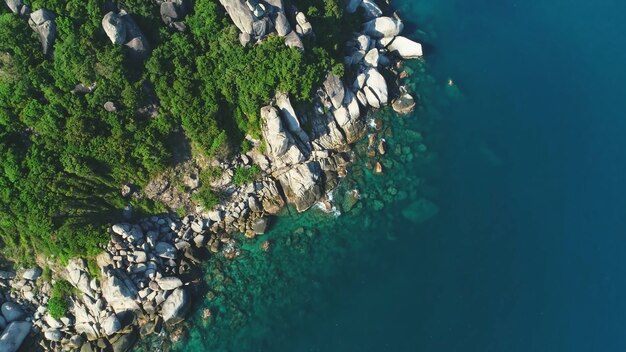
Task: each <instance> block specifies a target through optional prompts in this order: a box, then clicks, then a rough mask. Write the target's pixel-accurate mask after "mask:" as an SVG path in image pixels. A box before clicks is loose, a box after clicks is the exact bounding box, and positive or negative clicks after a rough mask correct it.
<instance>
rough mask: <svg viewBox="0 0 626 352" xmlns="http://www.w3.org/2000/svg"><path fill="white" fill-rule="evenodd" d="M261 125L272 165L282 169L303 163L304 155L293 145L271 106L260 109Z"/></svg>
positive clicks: (276, 112) (289, 135) (276, 111)
mask: <svg viewBox="0 0 626 352" xmlns="http://www.w3.org/2000/svg"><path fill="white" fill-rule="evenodd" d="M261 125H262V133H263V138H264V139H265V142H266V143H267V146H268V147H269V151H270V156H271V157H272V163H273V164H275V165H276V166H277V167H283V166H286V165H293V164H297V163H299V162H302V161H304V159H305V158H304V155H303V154H302V152H301V151H300V149H298V147H297V146H296V145H295V144H294V142H293V139H292V137H291V134H290V133H289V132H288V131H287V130H285V128H284V127H283V123H282V120H281V118H280V116H279V115H278V110H276V108H274V107H273V106H265V107H263V108H261Z"/></svg>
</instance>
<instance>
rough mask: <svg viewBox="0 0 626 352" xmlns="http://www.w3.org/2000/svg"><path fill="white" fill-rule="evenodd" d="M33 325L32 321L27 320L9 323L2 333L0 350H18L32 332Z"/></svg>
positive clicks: (4, 351)
mask: <svg viewBox="0 0 626 352" xmlns="http://www.w3.org/2000/svg"><path fill="white" fill-rule="evenodd" d="M31 326H32V325H31V323H29V322H26V321H16V322H13V323H11V324H9V326H7V328H6V329H4V331H3V332H2V335H0V351H2V352H16V351H17V350H18V349H19V348H20V346H21V345H22V342H24V339H25V338H26V336H28V334H29V333H30V328H31Z"/></svg>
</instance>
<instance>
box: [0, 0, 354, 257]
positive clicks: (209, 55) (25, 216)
mask: <svg viewBox="0 0 626 352" xmlns="http://www.w3.org/2000/svg"><path fill="white" fill-rule="evenodd" d="M295 3H297V5H298V6H300V7H302V8H303V9H307V10H306V11H307V13H308V15H309V17H310V20H311V22H312V23H313V24H314V26H315V25H316V24H318V25H319V27H318V29H319V32H318V33H317V34H318V35H317V37H316V38H313V39H307V41H306V45H307V51H306V52H305V53H301V52H299V51H297V50H295V49H290V48H287V47H286V46H284V44H283V42H282V39H281V38H278V37H270V38H268V39H267V40H265V41H264V43H263V44H260V45H256V46H254V47H247V48H244V47H242V46H241V45H240V44H239V42H238V40H237V30H236V28H235V27H234V26H233V25H232V24H231V23H230V20H229V19H228V17H227V16H226V14H225V12H224V10H223V8H222V7H221V5H220V4H219V3H218V2H217V0H196V2H195V9H196V10H195V12H194V13H192V14H190V15H189V16H188V17H187V19H186V22H187V25H188V27H189V30H188V31H187V32H186V33H178V32H174V31H172V30H170V29H169V28H167V27H165V26H164V25H163V24H162V22H161V21H160V18H159V16H158V7H157V5H156V4H154V3H153V2H151V1H147V0H124V1H119V3H118V5H119V6H121V7H123V8H125V9H126V10H127V11H128V12H129V13H131V14H133V16H134V18H135V20H136V21H137V23H138V24H139V26H140V27H141V28H142V30H143V31H144V32H145V34H146V36H147V38H148V40H149V42H150V44H151V46H152V48H153V50H152V52H151V55H150V57H149V58H148V59H147V61H146V62H145V63H139V62H133V61H132V60H131V59H130V58H128V57H127V54H126V52H125V50H126V48H125V47H120V46H114V45H112V44H111V42H110V41H109V40H108V38H107V37H106V35H105V33H104V31H103V30H102V28H101V19H102V16H103V15H104V14H105V13H106V12H107V11H109V10H110V9H111V6H112V4H111V3H109V2H108V1H104V0H34V1H32V8H33V9H34V10H36V9H38V8H47V9H49V10H51V11H52V12H54V13H55V14H56V23H57V27H58V36H57V39H56V42H55V45H54V52H53V54H51V55H48V57H44V56H43V54H42V53H41V45H40V43H39V41H38V38H37V35H36V34H35V33H34V32H33V31H32V30H31V29H30V28H29V27H28V25H27V23H26V21H24V20H23V19H21V18H19V17H18V16H15V15H13V14H11V13H10V12H9V11H8V9H7V8H6V6H0V240H1V241H2V245H3V247H4V252H5V254H6V255H8V256H10V257H12V258H15V259H27V258H32V257H33V254H34V253H45V254H48V255H50V254H52V255H56V256H58V257H59V258H60V259H65V258H68V257H70V256H77V255H81V256H91V255H93V254H95V253H96V252H97V250H98V247H97V245H98V243H102V242H103V241H105V240H106V239H107V237H108V236H107V235H106V231H105V230H104V226H105V225H106V224H108V223H110V222H112V221H116V220H119V219H118V217H119V216H120V214H121V209H123V208H124V207H125V206H127V205H128V204H129V203H130V205H132V206H133V208H134V209H135V214H141V213H142V211H143V212H156V211H162V210H164V208H163V207H162V206H161V205H159V204H154V203H152V202H149V201H147V200H145V199H143V198H141V197H138V198H132V199H124V198H122V196H121V194H120V188H121V186H122V185H123V184H125V183H129V182H130V183H133V184H136V185H138V186H139V187H140V188H141V187H142V186H143V185H145V184H146V183H147V181H148V180H149V179H150V177H151V176H152V175H154V174H157V173H159V172H161V171H163V170H164V168H166V167H167V166H170V165H172V164H173V163H175V162H176V161H177V160H175V159H176V158H175V157H174V155H177V153H176V152H177V150H178V148H181V145H184V144H191V145H192V146H193V148H191V150H194V151H198V152H199V153H203V154H205V156H207V157H212V156H216V155H221V156H225V155H228V153H229V152H230V151H232V150H235V149H236V148H239V147H240V146H241V147H243V148H249V145H248V144H247V142H244V139H243V137H244V136H245V135H246V134H250V135H252V136H255V137H258V136H259V121H258V119H259V116H258V114H259V113H258V112H259V108H260V106H262V105H264V104H266V103H267V102H268V101H269V100H270V99H271V98H272V97H273V95H274V93H275V91H276V90H281V91H284V92H289V93H291V95H292V96H293V97H294V98H295V100H296V101H297V102H306V101H307V100H309V99H310V97H311V95H312V93H313V89H314V88H315V87H316V86H317V85H319V83H320V80H321V79H322V78H323V77H324V75H325V72H327V71H328V70H329V69H331V68H333V67H334V68H335V69H341V66H340V65H337V64H336V63H335V61H334V60H333V59H332V58H331V57H337V55H338V52H337V48H338V45H339V43H341V42H342V41H343V40H345V38H344V37H342V36H341V35H339V34H338V33H344V32H345V33H346V35H347V34H349V33H350V31H340V30H337V29H336V28H337V27H335V29H333V32H332V34H331V32H330V30H331V29H332V28H329V27H328V26H329V25H338V24H339V21H341V18H342V14H341V10H340V9H341V6H340V3H339V0H324V1H323V2H322V1H317V0H296V1H295ZM2 5H4V4H2ZM322 38H323V40H322ZM77 84H82V85H83V86H84V87H94V88H93V90H92V91H91V92H89V93H80V92H71V91H72V90H73V88H75V86H76V85H77ZM84 87H83V88H84ZM109 101H110V102H113V103H114V105H115V107H116V111H115V112H108V111H106V110H105V109H104V108H103V106H104V104H105V103H107V102H109ZM151 106H158V113H157V111H151V109H150V107H151ZM180 136H182V137H180ZM183 149H184V148H183ZM187 149H189V148H187ZM247 177H249V175H248V176H247ZM200 193H201V194H200V196H199V198H200V199H202V202H203V203H205V205H207V206H208V205H211V204H214V203H215V202H216V197H215V196H214V194H213V193H211V192H210V190H208V189H206V188H204V187H203V189H201V191H200Z"/></svg>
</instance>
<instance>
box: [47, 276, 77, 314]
mask: <svg viewBox="0 0 626 352" xmlns="http://www.w3.org/2000/svg"><path fill="white" fill-rule="evenodd" d="M73 292H74V287H72V284H70V283H69V282H67V281H65V280H59V281H57V282H55V283H54V286H53V287H52V293H51V294H50V300H49V301H48V312H49V313H50V316H51V317H53V318H55V319H59V318H61V317H64V316H65V315H66V314H67V301H68V299H69V296H70V295H71V294H72V293H73Z"/></svg>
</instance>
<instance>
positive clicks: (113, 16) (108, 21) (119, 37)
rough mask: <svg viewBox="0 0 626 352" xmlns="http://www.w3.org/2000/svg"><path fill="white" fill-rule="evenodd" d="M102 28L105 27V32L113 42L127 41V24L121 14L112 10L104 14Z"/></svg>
mask: <svg viewBox="0 0 626 352" xmlns="http://www.w3.org/2000/svg"><path fill="white" fill-rule="evenodd" d="M102 28H104V32H105V33H106V35H107V36H108V37H109V39H110V40H111V43H113V44H115V45H122V44H124V43H126V24H125V22H124V21H123V20H122V16H120V14H118V13H115V12H113V11H111V12H109V13H107V14H106V15H104V17H103V18H102Z"/></svg>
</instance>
